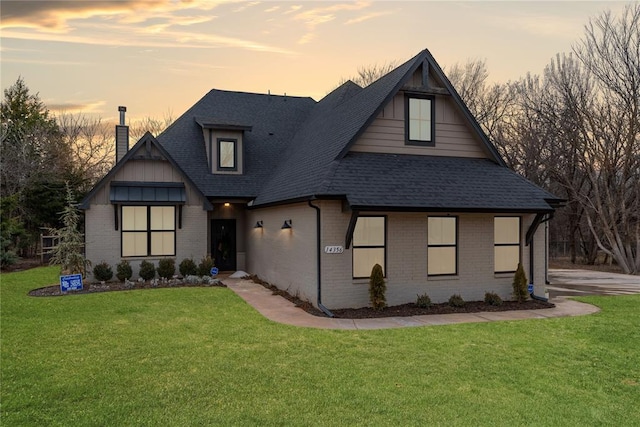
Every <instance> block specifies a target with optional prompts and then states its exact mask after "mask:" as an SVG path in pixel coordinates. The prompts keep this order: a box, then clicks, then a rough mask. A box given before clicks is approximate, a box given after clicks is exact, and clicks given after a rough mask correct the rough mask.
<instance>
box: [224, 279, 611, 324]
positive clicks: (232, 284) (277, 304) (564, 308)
mask: <svg viewBox="0 0 640 427" xmlns="http://www.w3.org/2000/svg"><path fill="white" fill-rule="evenodd" d="M224 283H225V284H226V285H227V286H228V287H229V289H231V290H232V291H234V292H235V293H236V294H238V295H239V296H240V297H241V298H242V299H244V300H245V301H246V302H247V303H248V304H250V305H251V306H253V307H254V308H255V309H256V310H258V312H260V313H261V314H262V315H263V316H265V317H266V318H267V319H270V320H273V321H274V322H278V323H284V324H287V325H294V326H302V327H308V328H321V329H352V330H353V329H387V328H403V327H408V326H435V325H448V324H452V323H477V322H492V321H497V320H522V319H544V318H549V317H563V316H582V315H586V314H593V313H597V312H598V311H600V309H599V308H598V307H595V306H593V305H590V304H584V303H581V302H578V301H572V300H569V299H566V298H557V299H554V300H553V301H552V302H553V303H554V304H555V305H556V306H555V308H546V309H541V310H515V311H499V312H480V313H463V314H430V315H422V316H411V317H384V318H378V319H335V318H334V319H332V318H328V317H318V316H314V315H312V314H309V313H307V312H306V311H304V310H302V309H301V308H298V307H296V306H295V305H294V304H293V303H292V302H290V301H288V300H286V299H285V298H282V297H281V296H278V295H273V294H272V293H271V291H270V290H268V289H266V288H265V287H264V286H262V285H259V284H257V283H254V282H252V281H249V280H244V279H230V278H226V279H224Z"/></svg>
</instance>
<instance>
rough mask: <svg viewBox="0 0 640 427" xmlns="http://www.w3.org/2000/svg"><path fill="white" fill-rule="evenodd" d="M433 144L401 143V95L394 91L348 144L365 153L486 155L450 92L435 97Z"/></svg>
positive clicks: (403, 119) (403, 137)
mask: <svg viewBox="0 0 640 427" xmlns="http://www.w3.org/2000/svg"><path fill="white" fill-rule="evenodd" d="M434 106H435V116H436V123H435V146H434V147H425V146H416V145H406V144H405V111H404V110H405V95H404V92H399V93H398V94H396V95H395V96H394V97H393V99H392V100H391V102H389V104H387V105H386V106H385V107H384V109H383V110H382V112H381V113H380V114H379V115H378V117H376V118H375V120H374V121H373V122H372V123H371V125H369V127H368V128H367V129H366V130H365V131H364V133H363V134H362V135H361V136H360V138H358V140H357V141H356V142H355V144H354V145H353V146H352V147H351V151H357V152H365V153H390V154H417V155H427V156H448V157H473V158H487V154H486V153H485V151H484V150H483V148H482V143H481V142H480V140H479V139H478V138H477V137H476V136H475V135H474V133H473V132H472V131H471V130H470V128H469V127H468V126H467V124H466V123H465V120H464V118H463V116H462V115H461V114H460V113H459V112H458V111H457V110H456V106H455V104H454V103H453V100H452V99H451V97H450V96H442V95H438V96H436V97H435V102H434Z"/></svg>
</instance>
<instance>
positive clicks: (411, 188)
mask: <svg viewBox="0 0 640 427" xmlns="http://www.w3.org/2000/svg"><path fill="white" fill-rule="evenodd" d="M325 195H326V196H346V198H347V201H348V202H349V205H350V206H351V207H352V208H353V209H387V208H402V209H406V210H424V211H427V210H431V211H445V210H446V211H468V210H474V211H489V212H548V211H552V210H553V207H552V206H551V205H550V204H549V203H552V204H553V202H554V201H557V198H556V197H555V196H553V195H552V194H550V193H548V192H547V191H545V190H542V189H541V188H539V187H537V186H535V185H533V184H531V183H530V182H529V181H527V180H525V179H524V178H523V177H521V176H520V175H518V174H516V173H515V172H513V171H511V170H510V169H508V168H505V167H503V166H500V165H497V164H495V163H494V162H492V161H490V160H487V159H474V158H465V157H435V156H419V155H397V154H378V153H375V154H374V153H349V154H348V155H346V156H345V157H344V158H343V159H342V160H341V161H340V163H339V165H338V166H337V167H336V169H335V173H334V175H333V177H332V179H331V184H330V185H329V186H328V187H327V188H326V194H325ZM547 200H548V201H549V202H548V201H547Z"/></svg>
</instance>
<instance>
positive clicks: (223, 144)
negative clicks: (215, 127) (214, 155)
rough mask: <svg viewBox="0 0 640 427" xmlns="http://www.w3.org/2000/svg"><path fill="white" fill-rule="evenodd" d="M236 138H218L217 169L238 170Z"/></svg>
mask: <svg viewBox="0 0 640 427" xmlns="http://www.w3.org/2000/svg"><path fill="white" fill-rule="evenodd" d="M237 146H238V140H236V139H227V138H218V170H220V171H222V170H230V171H235V170H238V153H237Z"/></svg>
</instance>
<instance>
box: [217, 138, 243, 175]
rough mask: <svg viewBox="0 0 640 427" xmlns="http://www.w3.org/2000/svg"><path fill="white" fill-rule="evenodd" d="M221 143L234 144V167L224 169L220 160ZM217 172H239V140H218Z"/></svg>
mask: <svg viewBox="0 0 640 427" xmlns="http://www.w3.org/2000/svg"><path fill="white" fill-rule="evenodd" d="M221 142H231V143H233V167H224V166H221V164H220V160H221V156H220V147H221V144H220V143H221ZM216 163H217V164H216V171H219V172H225V171H233V172H235V171H237V170H238V138H216Z"/></svg>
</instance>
